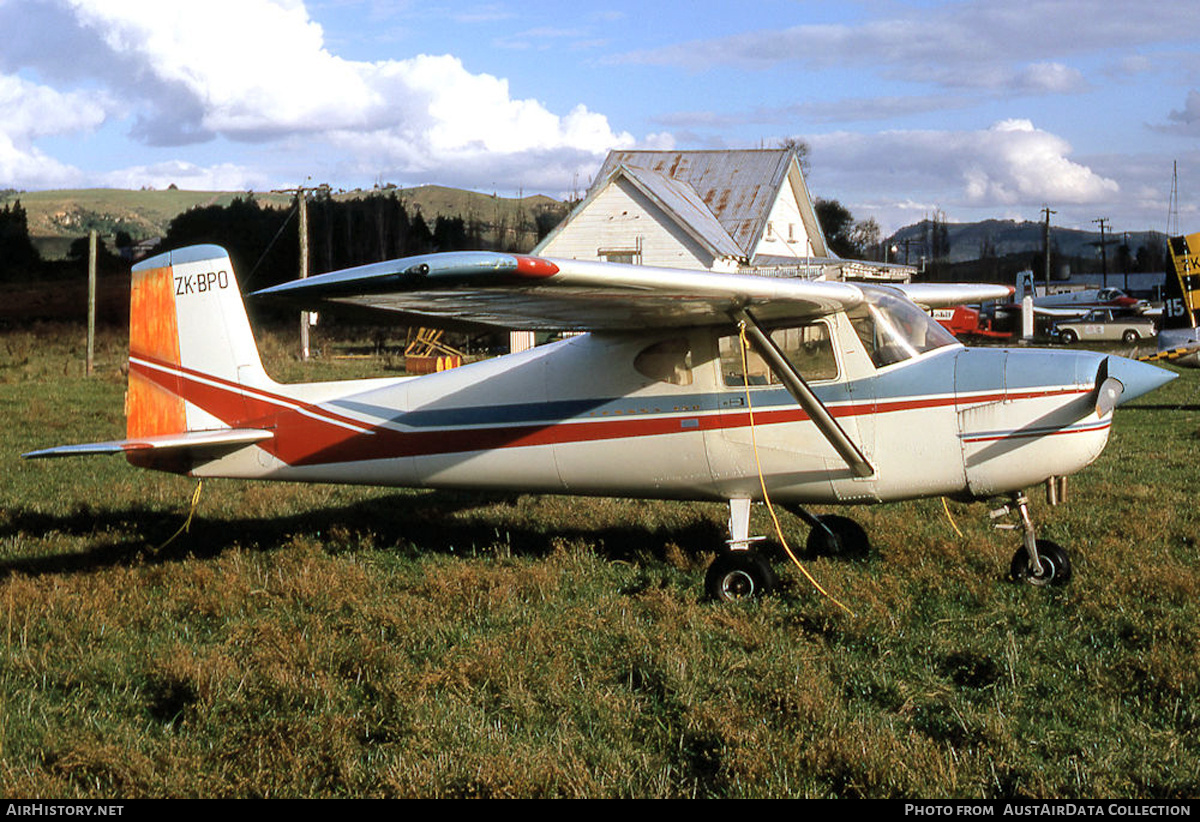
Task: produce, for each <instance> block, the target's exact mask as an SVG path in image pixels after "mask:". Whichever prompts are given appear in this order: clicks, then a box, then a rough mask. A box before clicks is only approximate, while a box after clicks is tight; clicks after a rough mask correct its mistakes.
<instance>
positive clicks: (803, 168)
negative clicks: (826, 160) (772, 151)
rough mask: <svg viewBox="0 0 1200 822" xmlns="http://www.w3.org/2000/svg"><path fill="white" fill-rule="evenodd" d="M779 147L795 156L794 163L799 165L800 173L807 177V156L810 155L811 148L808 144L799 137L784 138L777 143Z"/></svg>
mask: <svg viewBox="0 0 1200 822" xmlns="http://www.w3.org/2000/svg"><path fill="white" fill-rule="evenodd" d="M779 147H780V148H784V149H787V150H788V151H791V152H792V153H793V154H795V155H796V161H797V162H798V163H800V173H801V174H803V175H804V176H805V177H807V176H808V172H809V169H810V168H811V162H810V160H809V156H810V155H811V154H812V148H811V147H810V146H809V145H808V143H806V142H804V141H803V140H801V139H800V138H799V137H785V138H784V139H782V140H780V141H779Z"/></svg>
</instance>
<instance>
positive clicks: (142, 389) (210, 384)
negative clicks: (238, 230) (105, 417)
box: [125, 245, 272, 438]
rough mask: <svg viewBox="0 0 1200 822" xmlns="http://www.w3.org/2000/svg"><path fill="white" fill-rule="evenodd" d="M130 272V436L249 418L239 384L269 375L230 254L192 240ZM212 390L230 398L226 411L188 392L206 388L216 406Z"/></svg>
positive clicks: (261, 382) (263, 381)
mask: <svg viewBox="0 0 1200 822" xmlns="http://www.w3.org/2000/svg"><path fill="white" fill-rule="evenodd" d="M132 277H133V281H132V285H131V293H130V320H129V392H128V395H127V399H126V409H125V410H126V420H127V422H126V426H127V429H126V436H128V437H130V438H135V437H152V436H158V435H164V434H176V433H180V432H183V431H197V430H212V429H216V428H225V427H228V426H229V425H230V421H232V420H241V419H244V418H245V417H246V413H245V409H244V395H243V394H242V392H241V391H240V390H238V389H239V388H240V387H265V386H268V385H270V384H272V381H271V379H270V378H269V377H268V376H267V374H266V372H265V371H264V370H263V366H262V361H261V360H260V358H259V355H258V346H257V344H256V343H255V341H254V334H253V332H252V331H251V330H250V322H249V319H248V318H247V316H246V309H245V305H244V304H243V302H242V295H241V291H240V289H239V288H238V283H237V279H236V277H235V276H234V272H233V265H232V263H231V262H230V259H229V254H228V253H226V251H225V250H224V249H223V248H220V247H218V246H212V245H201V246H190V247H187V248H183V249H179V250H177V251H169V252H166V253H164V254H160V255H158V256H156V257H152V258H150V259H148V260H145V261H143V262H141V263H138V264H137V265H135V266H134V267H133V272H132ZM214 393H219V395H220V396H223V397H225V398H226V399H225V400H224V403H225V404H226V405H228V406H230V407H228V408H226V409H225V410H224V411H223V412H222V413H221V417H222V418H223V419H219V418H217V417H215V416H213V415H212V414H211V413H209V412H208V411H205V410H203V409H202V408H201V407H200V406H199V405H198V404H196V403H194V402H191V401H189V399H188V397H189V396H194V395H197V394H204V395H205V396H206V397H207V398H209V401H208V402H206V405H209V406H211V405H212V402H211V396H212V395H213V394H214ZM239 398H241V399H239ZM239 405H241V406H243V407H241V408H239V407H238V406H239Z"/></svg>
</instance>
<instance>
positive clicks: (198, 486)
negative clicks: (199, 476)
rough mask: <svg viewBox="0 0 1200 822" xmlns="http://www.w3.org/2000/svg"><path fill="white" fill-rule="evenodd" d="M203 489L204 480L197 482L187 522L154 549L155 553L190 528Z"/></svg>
mask: <svg viewBox="0 0 1200 822" xmlns="http://www.w3.org/2000/svg"><path fill="white" fill-rule="evenodd" d="M203 488H204V480H197V482H196V490H195V491H193V492H192V507H191V510H190V511H188V515H187V520H186V521H185V522H184V523H183V525H181V526H179V530H178V531H176V532H175V533H173V534H171V536H170V538H168V539H167V541H166V542H164V543H163V544H162V545H160V546H158V547H157V548H155V549H154V550H155V551H161V550H162V549H164V548H166V547H167V546H168V545H170V544H171V543H172V542H174V541H175V538H176V537H177V536H179V535H180V534H182V533H185V532H186V531H187V530H188V529H190V528H191V527H192V517H194V516H195V515H196V507H197V506H198V505H199V504H200V491H201V489H203Z"/></svg>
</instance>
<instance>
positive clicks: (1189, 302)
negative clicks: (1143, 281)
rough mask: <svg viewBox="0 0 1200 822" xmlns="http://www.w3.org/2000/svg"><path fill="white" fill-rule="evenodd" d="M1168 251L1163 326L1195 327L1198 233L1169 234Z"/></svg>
mask: <svg viewBox="0 0 1200 822" xmlns="http://www.w3.org/2000/svg"><path fill="white" fill-rule="evenodd" d="M1168 251H1169V252H1170V254H1169V265H1170V266H1171V270H1169V271H1167V280H1166V287H1165V288H1164V290H1163V327H1164V328H1168V329H1174V328H1195V327H1196V326H1197V324H1198V323H1197V321H1198V320H1200V233H1197V234H1189V235H1187V236H1186V237H1172V238H1171V239H1170V240H1169V241H1168Z"/></svg>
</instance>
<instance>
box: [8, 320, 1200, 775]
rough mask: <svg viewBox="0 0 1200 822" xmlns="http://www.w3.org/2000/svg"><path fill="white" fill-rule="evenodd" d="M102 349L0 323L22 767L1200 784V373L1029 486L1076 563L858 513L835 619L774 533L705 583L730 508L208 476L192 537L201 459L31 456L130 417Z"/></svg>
mask: <svg viewBox="0 0 1200 822" xmlns="http://www.w3.org/2000/svg"><path fill="white" fill-rule="evenodd" d="M75 340H78V342H75ZM264 347H265V348H266V349H267V353H268V356H269V358H270V359H271V361H272V363H273V365H272V366H271V367H273V368H275V369H276V370H286V371H287V373H288V374H289V375H292V376H294V375H296V374H297V373H298V372H301V371H302V370H303V369H305V368H308V367H310V366H302V365H300V364H297V363H288V357H287V353H286V349H285V348H284V347H283V346H282V345H280V344H273V345H266V346H264ZM98 350H99V354H98V363H99V364H98V367H97V371H96V374H95V376H93V377H92V378H90V379H88V378H85V377H83V375H82V368H83V367H82V360H83V340H82V333H81V332H79V331H78V330H77V329H75V328H73V327H69V326H67V327H64V326H45V327H40V328H34V329H28V330H21V331H10V332H8V333H6V334H5V335H3V336H0V415H2V419H3V420H4V421H5V425H4V426H3V429H2V431H0V796H4V797H8V798H21V797H43V798H44V797H57V798H71V797H94V798H99V797H118V798H134V797H192V796H196V797H338V796H383V797H392V796H395V797H414V796H415V797H922V798H935V797H937V798H941V797H961V798H999V797H1041V798H1050V797H1060V798H1081V799H1082V798H1125V797H1136V798H1151V797H1155V798H1184V797H1195V796H1197V795H1198V794H1200V693H1198V685H1200V682H1198V680H1200V570H1198V569H1200V548H1198V547H1197V539H1196V538H1197V534H1198V532H1200V527H1198V520H1200V514H1198V511H1197V508H1198V506H1197V501H1196V499H1197V495H1196V483H1197V455H1198V450H1200V440H1198V437H1200V393H1198V392H1200V373H1195V372H1182V376H1181V378H1180V379H1178V380H1176V381H1174V382H1173V383H1171V384H1170V385H1169V386H1167V387H1166V388H1165V389H1163V390H1161V391H1159V392H1157V393H1154V394H1151V395H1149V396H1147V397H1145V398H1143V399H1142V400H1140V401H1137V402H1136V403H1134V404H1133V405H1132V406H1131V407H1128V408H1125V409H1121V410H1120V411H1118V414H1117V422H1116V425H1115V426H1114V430H1113V433H1112V437H1111V440H1110V443H1109V446H1108V449H1107V450H1106V451H1105V453H1104V454H1103V456H1102V457H1101V458H1100V460H1099V461H1098V462H1096V463H1095V464H1094V465H1092V466H1091V467H1089V468H1088V469H1086V470H1085V471H1084V472H1082V473H1081V474H1079V475H1078V476H1077V477H1075V478H1073V479H1072V485H1071V488H1070V499H1069V502H1068V503H1067V504H1066V505H1064V506H1060V507H1058V508H1055V509H1053V510H1051V509H1049V508H1048V507H1047V506H1046V505H1045V503H1044V500H1043V498H1042V495H1041V494H1040V493H1039V494H1035V495H1034V496H1035V506H1034V507H1035V510H1034V513H1035V517H1036V518H1037V521H1038V522H1039V524H1040V526H1041V528H1042V533H1043V535H1045V536H1047V537H1049V538H1051V539H1054V540H1056V541H1058V542H1061V543H1062V544H1064V545H1065V546H1067V547H1068V548H1069V550H1071V552H1072V557H1073V561H1074V565H1075V578H1074V579H1073V580H1072V582H1071V583H1070V585H1069V586H1067V587H1065V588H1061V589H1050V590H1042V589H1035V588H1033V587H1029V586H1018V585H1015V584H1012V583H1010V582H1008V581H1006V579H1005V575H1006V572H1007V569H1008V565H1009V560H1010V558H1011V556H1012V553H1013V551H1014V550H1015V548H1016V541H1015V537H1014V536H1013V534H1012V533H1010V532H998V531H994V530H992V529H991V528H990V527H989V524H988V516H987V511H988V506H987V505H986V504H985V503H976V504H971V505H967V504H958V503H951V504H949V506H948V511H949V514H950V515H951V516H952V518H953V519H952V520H951V519H950V518H948V516H947V511H946V510H944V509H943V505H942V502H941V501H940V500H927V501H920V502H913V503H907V504H900V505H887V506H879V507H874V508H862V509H855V510H854V511H853V513H854V515H855V516H856V517H857V518H858V519H859V520H860V521H861V522H862V523H863V524H864V525H865V527H866V528H867V529H868V531H869V532H870V533H871V535H872V537H873V540H874V543H875V551H874V553H873V555H872V556H871V557H870V558H868V559H866V560H862V561H856V562H851V561H845V560H836V559H814V560H812V561H810V562H808V563H807V566H808V568H809V570H810V571H811V572H812V573H813V574H814V575H815V576H816V578H817V579H818V580H819V581H820V582H821V583H822V585H824V586H825V587H826V588H827V589H828V590H829V591H830V593H831V594H833V595H834V596H836V597H838V598H839V599H840V600H841V601H843V602H845V603H846V604H847V605H848V606H849V607H850V608H851V609H852V611H853V612H854V613H853V615H848V614H846V613H844V612H842V611H841V610H839V609H838V608H837V607H836V606H835V605H834V604H833V603H831V602H830V601H829V600H827V599H825V598H824V597H822V596H821V595H820V594H818V593H816V592H815V591H814V590H813V588H812V587H811V586H810V585H809V584H808V583H807V582H806V581H804V580H803V579H802V577H800V575H799V574H798V573H797V572H796V571H795V570H794V569H792V568H790V567H789V566H788V565H787V564H786V563H784V562H780V563H779V564H778V566H777V567H778V569H779V570H780V573H781V576H782V579H783V584H782V586H781V590H780V591H779V593H778V594H777V595H775V596H772V597H769V598H767V599H765V600H763V601H760V602H755V603H747V604H739V605H734V606H730V605H717V604H713V603H710V602H707V601H705V600H703V599H702V597H701V596H700V591H701V587H702V579H703V574H704V568H705V565H706V563H707V561H708V559H709V558H710V557H711V553H710V552H711V551H712V549H713V547H714V546H715V545H717V544H718V543H719V542H720V540H722V539H724V532H723V523H724V519H725V516H726V511H725V510H724V509H723V508H722V507H721V506H717V505H707V504H680V503H651V502H642V501H636V500H590V499H564V498H558V497H532V496H511V497H485V496H474V495H466V494H445V493H430V492H422V491H395V490H385V489H369V488H347V487H336V486H293V485H286V484H274V485H272V484H263V483H253V482H235V481H208V482H206V483H205V484H204V486H203V492H202V495H201V498H200V502H199V507H198V510H197V513H196V516H195V518H194V520H193V521H192V522H191V526H190V529H189V530H188V531H186V532H184V533H179V534H178V535H176V532H177V531H178V530H179V529H180V527H181V526H182V525H183V524H184V522H185V520H186V518H187V514H188V509H189V501H190V499H191V497H192V494H193V491H194V489H195V487H196V485H195V482H194V481H192V480H188V479H186V478H181V477H175V476H171V475H164V474H154V473H149V472H144V471H138V470H136V469H134V468H132V467H130V466H128V465H127V464H125V462H124V461H123V460H120V459H115V458H114V459H108V458H93V459H85V460H73V461H66V460H49V461H37V462H25V461H22V460H20V459H19V457H18V455H19V454H20V453H21V452H23V451H26V450H30V449H33V448H38V447H43V446H49V445H55V444H61V443H69V442H80V441H92V440H97V439H108V438H116V437H119V436H121V434H122V432H123V416H122V397H123V391H124V377H123V375H122V373H121V366H122V363H123V358H124V355H125V351H124V340H123V339H122V338H121V336H120V335H117V334H109V335H107V336H105V337H104V338H103V339H102V340H101V341H100V345H99V347H98ZM370 365H371V364H370V363H365V364H364V363H363V362H362V361H358V360H354V361H348V362H325V363H321V364H319V365H317V366H314V367H317V368H321V369H324V372H326V373H330V374H334V373H341V372H343V371H349V370H361V369H364V368H366V367H369V366H370ZM782 517H783V521H784V524H785V527H787V528H788V529H789V530H788V533H789V538H790V539H791V540H792V541H793V542H795V543H799V544H802V542H803V536H804V533H805V528H804V527H803V526H802V525H800V523H799V522H798V521H797V520H795V519H794V518H792V517H790V516H789V515H786V514H785V515H782ZM755 530H756V531H757V532H759V533H768V532H769V522H768V519H767V516H766V512H765V511H763V510H762V509H759V510H757V511H756V513H755ZM958 531H961V535H960V534H959V533H958ZM173 535H174V536H173Z"/></svg>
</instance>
